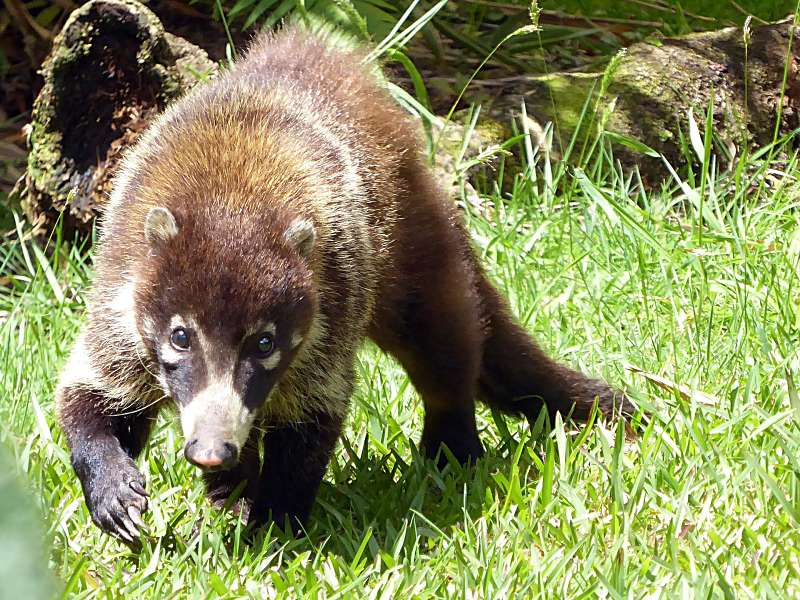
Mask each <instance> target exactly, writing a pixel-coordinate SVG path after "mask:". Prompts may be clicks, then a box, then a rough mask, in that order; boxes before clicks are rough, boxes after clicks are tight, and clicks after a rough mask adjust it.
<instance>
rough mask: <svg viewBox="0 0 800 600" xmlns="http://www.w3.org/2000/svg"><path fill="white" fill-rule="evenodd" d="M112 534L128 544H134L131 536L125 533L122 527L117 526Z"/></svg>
mask: <svg viewBox="0 0 800 600" xmlns="http://www.w3.org/2000/svg"><path fill="white" fill-rule="evenodd" d="M114 533H115V534H116V535H118V536H119V537H121V538H122V539H123V540H125V541H126V542H128V543H130V544H133V543H134V540H133V537H132V536H131V534H130V533H128V532H127V531H125V529H124V527H123V526H122V525H118V526H117V528H116V529H115V530H114Z"/></svg>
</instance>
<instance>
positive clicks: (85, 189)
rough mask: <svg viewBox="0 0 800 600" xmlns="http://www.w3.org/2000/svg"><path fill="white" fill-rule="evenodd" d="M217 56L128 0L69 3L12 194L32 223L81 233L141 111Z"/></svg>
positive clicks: (159, 104)
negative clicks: (73, 8)
mask: <svg viewBox="0 0 800 600" xmlns="http://www.w3.org/2000/svg"><path fill="white" fill-rule="evenodd" d="M216 68H217V67H216V64H215V63H214V62H212V61H211V60H209V58H208V56H207V55H206V53H205V52H204V51H203V50H201V49H200V48H198V47H196V46H194V45H192V44H190V43H189V42H187V41H185V40H184V39H182V38H179V37H177V36H174V35H172V34H170V33H168V32H166V31H165V30H164V28H163V26H162V25H161V22H160V21H159V20H158V18H157V17H156V16H155V15H154V14H153V13H152V12H151V11H150V10H149V9H148V8H146V7H145V6H143V5H142V4H140V3H138V2H136V1H134V0H92V1H91V2H89V3H87V4H85V5H83V6H82V7H81V8H79V9H78V10H76V11H74V12H73V13H72V14H71V15H70V17H69V20H68V21H67V23H66V24H65V26H64V28H63V29H62V31H61V33H60V34H59V35H58V36H57V37H56V39H55V40H54V43H53V48H52V50H51V52H50V55H49V56H48V58H47V60H46V61H45V63H44V65H43V67H42V75H43V78H44V86H43V88H42V91H41V92H40V94H39V96H38V97H37V98H36V101H35V103H34V107H33V113H32V119H31V124H30V126H29V130H28V146H29V150H30V153H29V156H28V166H27V171H26V174H25V176H24V179H23V180H22V181H21V182H20V183H19V185H18V188H19V191H18V201H19V203H20V205H21V208H22V209H23V211H24V212H25V214H26V216H27V218H28V219H29V220H30V222H31V223H33V224H35V226H36V227H37V228H39V229H40V230H42V231H47V230H49V229H50V228H51V227H52V225H53V224H54V223H55V222H56V220H57V219H58V218H59V216H61V215H63V221H64V233H65V235H67V236H69V237H72V236H73V235H74V234H75V233H77V234H78V235H79V236H86V235H88V234H89V233H90V232H91V228H92V220H93V218H94V217H95V216H96V215H97V214H98V210H99V209H100V208H102V206H103V204H104V202H105V200H106V196H107V191H108V187H109V181H110V177H111V175H112V173H113V170H114V166H115V164H116V163H117V161H118V160H119V158H120V157H121V154H122V151H123V150H124V148H125V147H127V146H128V145H129V144H130V143H132V142H133V141H134V139H135V138H136V136H137V134H138V133H139V132H140V131H141V130H142V129H143V128H144V126H145V125H146V124H147V122H148V121H149V119H150V118H151V117H152V116H153V115H154V114H155V113H157V112H158V111H159V110H161V109H162V108H163V107H164V106H166V105H167V104H168V103H169V102H170V101H172V100H174V99H175V98H176V97H178V96H180V95H181V94H183V93H184V92H186V91H187V90H188V89H190V88H191V87H192V86H194V85H195V84H196V83H197V82H198V81H199V80H202V79H203V78H205V77H208V76H210V75H212V74H213V73H214V72H215V71H216Z"/></svg>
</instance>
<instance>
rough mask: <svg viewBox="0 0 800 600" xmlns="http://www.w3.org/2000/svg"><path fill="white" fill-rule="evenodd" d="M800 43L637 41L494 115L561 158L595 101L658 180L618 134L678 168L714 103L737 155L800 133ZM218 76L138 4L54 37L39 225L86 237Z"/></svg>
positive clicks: (515, 92)
mask: <svg viewBox="0 0 800 600" xmlns="http://www.w3.org/2000/svg"><path fill="white" fill-rule="evenodd" d="M792 36H794V37H795V39H794V40H793V42H792V45H791V48H792V52H791V54H790V53H789V45H790V44H789V42H790V38H791V37H792ZM797 37H798V33H797V32H796V31H795V30H794V27H793V25H792V23H791V22H790V21H782V22H778V23H774V24H770V25H766V26H763V27H759V28H756V29H753V30H752V31H748V30H743V29H737V28H727V29H722V30H719V31H714V32H708V33H698V34H692V35H688V36H684V37H679V38H669V39H663V40H661V41H660V42H658V43H639V44H635V45H633V46H631V47H630V48H629V49H628V50H627V52H626V53H625V54H624V55H623V56H621V57H620V59H619V60H618V61H617V62H616V67H615V68H614V69H612V70H610V71H609V72H608V73H606V74H605V77H606V80H605V82H604V81H603V77H604V74H602V73H600V74H596V73H594V74H592V73H554V74H550V75H544V76H520V77H516V78H514V81H513V83H512V84H511V85H510V86H509V85H508V84H507V83H506V84H504V93H503V94H502V97H501V100H500V101H499V102H497V103H495V106H494V108H493V111H491V113H490V114H493V115H495V117H494V120H495V121H501V120H503V117H506V116H507V115H508V110H509V109H518V108H519V106H520V103H521V102H522V101H524V103H525V106H526V110H527V115H528V118H529V119H530V121H529V124H530V125H531V127H530V129H531V130H532V131H533V132H534V133H535V132H536V131H542V130H543V129H544V126H545V124H546V123H547V122H550V121H552V122H554V123H555V124H556V127H555V133H556V140H555V144H554V146H555V149H556V150H557V149H558V148H559V147H566V145H567V144H568V142H569V140H570V139H571V137H572V135H573V133H574V132H575V129H576V127H577V126H578V123H579V119H580V115H581V113H582V111H583V108H584V106H587V107H588V108H589V111H588V119H587V118H586V117H584V119H585V120H584V121H583V122H582V124H581V127H583V129H582V132H583V133H581V134H580V135H579V136H578V138H579V142H580V140H581V139H583V135H584V134H585V133H587V132H588V138H587V139H591V136H592V135H594V130H595V129H596V127H595V128H594V129H593V128H592V127H585V126H586V125H587V124H597V123H598V122H603V123H604V127H605V129H606V130H608V131H611V132H614V133H616V134H618V137H617V138H614V139H616V140H617V142H618V143H617V147H616V148H615V156H616V157H617V158H618V159H620V160H621V161H622V163H623V165H625V166H633V165H636V166H638V167H639V168H640V170H641V172H642V173H643V175H644V177H645V180H646V181H649V182H650V183H654V184H655V183H657V182H658V181H661V180H662V179H664V178H665V177H666V176H667V171H666V169H665V167H664V165H663V162H662V161H661V160H660V159H659V158H652V157H649V156H647V155H645V154H642V153H641V151H637V150H634V149H631V147H630V144H628V145H625V144H620V143H619V140H620V139H623V141H624V139H626V138H627V139H633V140H638V141H639V142H642V143H643V144H645V145H646V146H649V147H650V148H652V149H654V150H655V151H657V152H659V153H661V154H663V155H664V156H665V157H666V158H667V160H669V161H670V162H671V163H672V164H673V165H676V166H678V165H680V164H681V163H683V162H684V161H685V159H687V158H691V157H687V156H686V155H685V154H684V153H683V152H682V144H681V143H680V135H679V129H680V128H681V127H682V128H684V131H685V128H686V124H687V121H686V119H687V117H688V114H689V110H690V109H694V111H695V117H696V118H702V114H703V112H704V111H705V109H706V106H708V105H709V102H710V101H711V103H712V106H713V118H714V124H715V133H716V135H717V136H718V137H719V140H720V141H721V142H722V143H723V144H724V145H725V146H726V147H727V148H733V149H736V148H738V149H741V148H743V147H744V146H748V147H752V146H758V145H763V144H766V143H768V142H769V141H770V140H771V139H772V136H773V133H774V131H775V123H776V122H777V123H778V125H779V128H778V131H779V132H781V133H786V132H790V131H793V130H794V129H796V128H797V127H798V125H800V119H798V112H797V107H798V102H800V83H798V81H797V71H798V69H797V62H796V56H797V52H798V50H797V49H798V47H800V46H799V45H798V41H800V40H798V39H796V38H797ZM787 58H788V60H789V63H788V67H787V69H788V70H787V78H786V81H785V82H784V70H785V69H784V67H785V66H786V64H787ZM215 71H216V65H215V64H214V63H213V62H212V61H210V60H209V59H208V56H207V55H206V53H205V52H204V51H203V50H201V49H199V48H197V47H196V46H193V45H192V44H190V43H188V42H186V41H185V40H183V39H181V38H178V37H176V36H174V35H171V34H169V33H167V32H166V31H165V30H164V27H163V26H162V24H161V23H160V21H159V20H158V18H157V17H156V16H155V15H154V14H153V13H152V12H151V11H150V10H149V9H147V8H146V7H144V6H143V5H141V4H139V3H138V2H136V1H135V0H91V1H90V2H89V3H87V4H85V5H84V6H82V7H81V8H79V9H78V10H76V11H75V12H74V13H73V14H72V15H71V16H70V18H69V20H68V21H67V23H66V25H65V27H64V29H63V30H62V32H61V33H60V34H59V35H58V36H57V37H56V39H55V40H54V44H53V49H52V52H51V54H50V56H49V58H48V59H47V61H46V62H45V64H44V67H43V71H42V72H43V76H44V80H45V85H44V88H43V89H42V92H41V93H40V95H39V97H38V98H37V99H36V102H35V105H34V110H33V115H32V123H31V125H30V128H29V148H30V154H29V158H28V167H27V172H26V174H25V177H24V178H23V180H21V185H20V186H18V188H19V189H18V192H19V193H18V197H19V199H20V204H21V207H22V208H23V210H24V212H25V214H26V216H27V218H28V219H29V221H30V222H32V223H33V224H35V226H37V227H38V228H39V230H40V231H42V232H47V231H49V230H50V228H51V227H52V225H53V224H54V223H55V222H56V221H57V220H58V219H59V218H60V217H61V218H63V222H64V233H65V235H66V236H67V237H72V236H73V235H74V234H75V233H77V234H78V235H79V236H81V237H85V236H86V235H88V234H89V233H90V232H91V228H92V222H93V220H94V217H95V216H96V215H97V214H98V211H99V209H100V208H101V207H102V205H103V203H104V201H105V197H106V193H107V191H108V187H109V182H110V177H111V174H112V173H113V169H114V166H115V164H116V162H117V161H118V159H119V158H120V156H121V153H122V151H123V150H124V148H125V147H127V146H128V145H129V144H131V143H132V142H133V141H134V140H135V138H136V136H137V134H138V133H139V132H140V131H141V130H142V129H143V128H144V127H145V126H146V125H147V123H148V122H149V120H150V119H151V118H152V117H153V116H154V115H155V114H156V113H157V112H158V111H159V110H161V109H162V108H163V107H164V106H166V105H167V104H168V103H169V102H170V101H172V100H173V99H174V98H176V97H177V96H179V95H180V94H182V93H184V92H185V91H186V90H188V89H190V88H191V87H192V86H194V85H195V84H196V83H197V82H198V81H199V80H201V79H203V78H204V77H207V76H209V75H211V74H213V73H214V72H215ZM476 83H477V84H480V83H481V82H476ZM488 83H489V82H484V85H486V84H488ZM604 84H607V85H604ZM587 99H588V100H587ZM498 114H500V115H502V116H500V117H498V116H497V115H498ZM701 129H702V126H701ZM496 142H497V140H494V141H493V143H496ZM480 151H481V149H480V148H477V149H475V152H476V153H479V152H480ZM445 163H446V161H445Z"/></svg>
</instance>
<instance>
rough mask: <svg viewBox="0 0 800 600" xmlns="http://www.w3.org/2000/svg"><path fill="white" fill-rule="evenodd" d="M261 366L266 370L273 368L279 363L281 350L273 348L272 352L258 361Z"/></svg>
mask: <svg viewBox="0 0 800 600" xmlns="http://www.w3.org/2000/svg"><path fill="white" fill-rule="evenodd" d="M258 362H260V363H261V366H262V367H264V368H265V369H267V370H268V371H270V370H272V369H274V368H275V367H277V366H278V365H279V364H280V363H281V351H280V350H275V351H274V352H273V353H272V354H270V355H269V356H268V357H267V358H264V359H262V360H260V361H258Z"/></svg>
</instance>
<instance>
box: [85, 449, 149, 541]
mask: <svg viewBox="0 0 800 600" xmlns="http://www.w3.org/2000/svg"><path fill="white" fill-rule="evenodd" d="M84 494H85V496H86V505H87V507H88V508H89V513H90V514H91V516H92V520H93V521H94V522H95V524H96V525H97V526H98V527H100V529H102V530H103V531H106V532H108V533H110V534H112V535H115V536H117V537H119V538H121V539H123V540H124V541H126V542H128V543H131V544H135V543H137V541H138V538H139V529H140V528H142V529H144V528H145V527H146V526H145V523H144V521H143V520H142V513H143V512H145V511H146V510H147V492H146V491H145V489H144V477H142V474H141V473H140V472H139V470H138V469H137V468H136V465H134V463H133V461H132V460H131V459H130V458H128V457H127V456H126V457H124V459H120V460H119V461H115V462H114V463H113V464H110V465H108V466H107V467H106V468H104V469H103V470H102V472H101V473H100V474H98V475H96V476H94V477H93V478H92V479H91V481H90V482H89V485H87V486H86V489H84Z"/></svg>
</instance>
